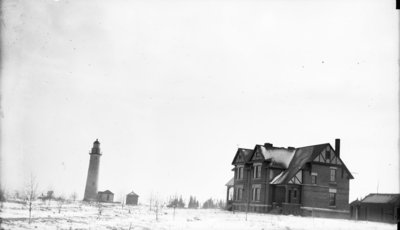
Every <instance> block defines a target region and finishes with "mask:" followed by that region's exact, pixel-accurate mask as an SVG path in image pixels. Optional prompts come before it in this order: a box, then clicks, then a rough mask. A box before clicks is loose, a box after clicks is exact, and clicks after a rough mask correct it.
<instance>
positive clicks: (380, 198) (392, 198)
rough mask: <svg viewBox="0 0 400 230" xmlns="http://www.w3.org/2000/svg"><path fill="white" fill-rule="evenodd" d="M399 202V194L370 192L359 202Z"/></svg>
mask: <svg viewBox="0 0 400 230" xmlns="http://www.w3.org/2000/svg"><path fill="white" fill-rule="evenodd" d="M396 202H400V194H383V193H371V194H369V195H368V196H366V197H365V198H364V199H362V200H361V203H379V204H383V203H396Z"/></svg>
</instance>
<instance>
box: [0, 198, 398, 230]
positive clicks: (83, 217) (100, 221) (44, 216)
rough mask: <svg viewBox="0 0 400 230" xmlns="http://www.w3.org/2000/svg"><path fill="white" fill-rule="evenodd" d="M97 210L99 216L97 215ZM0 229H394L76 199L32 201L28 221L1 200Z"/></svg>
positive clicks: (370, 224)
mask: <svg viewBox="0 0 400 230" xmlns="http://www.w3.org/2000/svg"><path fill="white" fill-rule="evenodd" d="M99 211H101V215H99ZM0 217H1V218H2V224H1V228H2V229H127V230H128V229H131V230H133V229H135V230H139V229H165V230H167V229H185V230H186V229H189V230H190V229H238V230H239V229H240V230H246V229H258V230H262V229H271V230H272V229H284V230H289V229H349V230H350V229H351V230H368V229H383V230H384V229H396V225H394V224H385V223H375V222H365V221H351V220H337V219H325V218H311V217H296V216H282V215H269V214H256V213H249V214H248V216H247V221H246V214H245V213H232V212H227V211H223V210H214V209H213V210H204V209H197V210H191V209H176V211H175V215H174V211H173V209H170V208H162V209H161V210H160V211H159V216H158V220H156V214H155V212H154V211H150V209H149V207H148V206H125V207H122V206H121V205H118V204H107V205H106V206H104V207H103V208H99V207H96V205H87V204H82V203H80V202H76V203H71V204H65V205H64V206H63V207H62V209H61V213H58V208H57V204H56V203H55V202H54V204H50V205H49V204H43V203H36V204H35V207H34V210H33V211H32V223H31V224H29V223H28V210H27V207H26V206H24V205H23V204H18V203H3V207H2V209H1V212H0Z"/></svg>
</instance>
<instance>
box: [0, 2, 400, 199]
mask: <svg viewBox="0 0 400 230" xmlns="http://www.w3.org/2000/svg"><path fill="white" fill-rule="evenodd" d="M2 12H3V17H2V21H1V26H2V44H1V45H2V53H1V55H2V56H1V58H2V60H1V61H2V63H1V64H2V66H1V109H2V111H1V112H2V113H1V115H2V117H1V162H0V164H1V167H0V168H1V169H0V170H1V185H2V186H3V187H4V188H5V189H6V190H8V191H9V192H12V191H15V190H18V189H22V188H23V186H24V184H26V181H27V178H28V176H29V175H34V176H35V177H36V179H37V182H38V184H39V188H40V190H41V191H47V190H54V191H55V193H56V194H63V195H65V196H68V195H70V194H71V193H73V192H76V193H78V196H79V197H80V198H82V197H83V193H84V187H85V182H86V176H87V170H88V164H89V154H88V153H89V151H90V149H91V147H92V144H93V142H94V141H95V139H96V138H98V139H99V141H100V143H101V146H100V147H101V151H102V152H103V155H102V156H101V163H100V181H99V190H106V189H108V190H111V191H112V192H114V193H115V194H116V199H119V198H120V197H121V194H126V193H128V192H130V191H132V190H133V191H135V192H136V193H138V194H139V195H140V198H139V200H140V202H143V203H145V202H146V201H147V199H148V198H149V197H150V196H151V194H154V195H156V196H159V197H162V198H166V197H169V196H172V195H175V194H177V195H182V196H183V197H184V198H186V199H188V197H189V196H190V195H193V196H196V197H197V198H198V199H199V200H200V201H204V200H205V199H207V198H210V197H212V198H215V199H225V196H226V187H225V186H224V185H225V183H226V182H227V181H228V180H229V179H230V178H231V177H232V176H233V172H232V171H231V169H232V168H233V166H232V165H231V162H232V160H233V157H234V155H235V152H236V150H237V148H238V147H244V148H253V147H254V145H255V144H263V143H265V142H270V143H273V144H274V146H282V147H287V146H293V147H301V146H308V145H314V144H321V143H331V145H332V146H334V139H335V138H340V139H341V158H342V160H343V161H344V162H345V164H346V165H347V167H348V168H349V169H350V171H351V172H352V174H353V175H354V177H355V179H354V180H352V181H351V182H350V200H353V199H356V198H361V197H363V196H365V195H367V194H368V193H372V192H376V191H379V192H385V193H398V192H399V181H400V180H399V154H398V153H399V149H398V147H399V146H398V143H399V116H398V111H399V103H398V98H399V96H398V95H399V93H398V90H399V89H398V86H399V84H398V74H399V71H398V51H399V47H398V45H399V43H398V35H399V33H398V28H399V24H398V21H399V20H398V11H396V10H395V3H394V2H393V1H389V0H368V1H366V0H359V1H357V0H352V1H341V0H339V1H337V0H335V1H333V0H323V1H310V0H301V1H286V0H284V1H282V0H279V1H278V0H270V1H259V0H250V1H242V0H232V1H228V0H216V1H210V0H205V1H198V0H188V1H183V0H171V1H158V0H149V1H144V0H143V1H142V0H138V1H129V2H126V1H121V0H119V1H113V2H112V3H111V2H109V1H96V3H94V2H93V1H89V0H83V1H82V0H81V1H72V0H59V1H54V0H38V1H35V2H32V1H28V0H26V1H23V0H17V1H11V0H6V1H3V2H2Z"/></svg>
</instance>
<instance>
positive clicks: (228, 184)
mask: <svg viewBox="0 0 400 230" xmlns="http://www.w3.org/2000/svg"><path fill="white" fill-rule="evenodd" d="M233 182H234V178H233V177H232V179H230V180H229V181H228V182H227V183H226V184H225V186H228V187H232V186H233Z"/></svg>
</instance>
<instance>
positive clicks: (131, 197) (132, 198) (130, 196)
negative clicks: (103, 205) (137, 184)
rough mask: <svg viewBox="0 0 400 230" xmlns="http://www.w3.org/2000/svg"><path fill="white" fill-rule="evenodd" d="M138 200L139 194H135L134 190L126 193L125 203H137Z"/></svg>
mask: <svg viewBox="0 0 400 230" xmlns="http://www.w3.org/2000/svg"><path fill="white" fill-rule="evenodd" d="M138 200H139V195H138V194H136V193H135V192H133V191H132V192H131V193H129V194H128V195H126V204H127V205H137V204H138Z"/></svg>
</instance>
